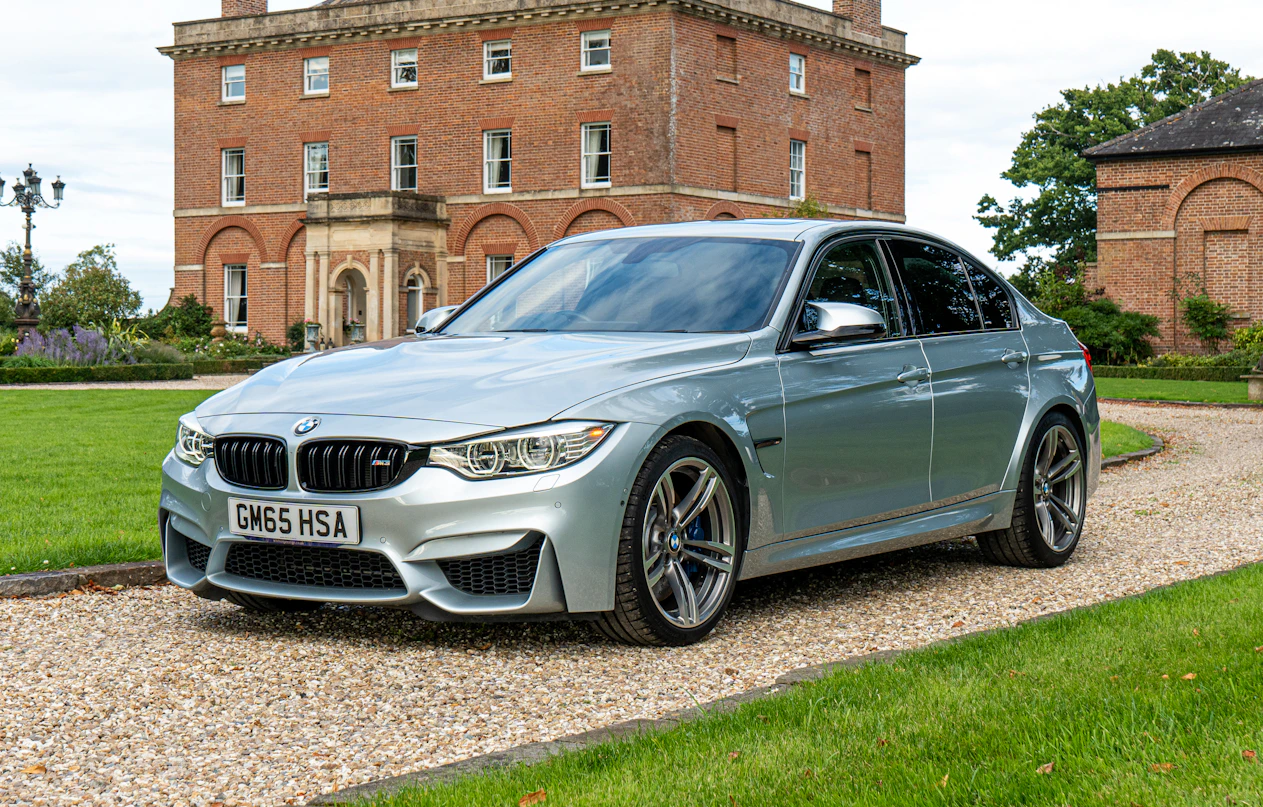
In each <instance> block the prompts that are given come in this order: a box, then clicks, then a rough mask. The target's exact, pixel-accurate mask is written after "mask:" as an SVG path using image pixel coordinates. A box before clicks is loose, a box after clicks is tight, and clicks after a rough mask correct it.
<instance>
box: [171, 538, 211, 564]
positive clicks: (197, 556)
mask: <svg viewBox="0 0 1263 807" xmlns="http://www.w3.org/2000/svg"><path fill="white" fill-rule="evenodd" d="M177 534H178V533H177ZM182 537H183V538H184V554H185V555H186V556H187V557H188V559H189V565H190V566H192V567H193V568H194V569H197V570H198V571H199V572H204V571H206V564H207V563H208V562H210V554H211V548H210V547H209V546H207V545H206V544H203V543H200V542H198V541H194V540H193V539H192V538H190V537H188V536H187V535H185V536H182Z"/></svg>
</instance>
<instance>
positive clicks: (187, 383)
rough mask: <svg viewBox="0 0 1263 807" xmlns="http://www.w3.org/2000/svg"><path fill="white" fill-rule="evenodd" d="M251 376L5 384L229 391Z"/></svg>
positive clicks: (16, 385) (12, 386)
mask: <svg viewBox="0 0 1263 807" xmlns="http://www.w3.org/2000/svg"><path fill="white" fill-rule="evenodd" d="M249 377H250V376H249V375H195V376H193V377H192V378H181V379H177V380H175V381H76V382H74V383H73V384H5V385H4V386H2V387H0V390H7V389H78V390H83V389H204V390H220V389H228V388H229V387H231V386H233V385H234V384H239V383H241V382H242V381H245V380H246V379H247V378H249Z"/></svg>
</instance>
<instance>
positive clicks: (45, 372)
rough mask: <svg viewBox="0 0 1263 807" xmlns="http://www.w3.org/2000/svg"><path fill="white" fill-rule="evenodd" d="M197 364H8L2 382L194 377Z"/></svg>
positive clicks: (1, 372)
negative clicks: (34, 365)
mask: <svg viewBox="0 0 1263 807" xmlns="http://www.w3.org/2000/svg"><path fill="white" fill-rule="evenodd" d="M192 377H193V365H192V364H189V363H187V362H186V363H182V364H116V365H105V366H96V367H5V366H3V365H0V384H65V383H71V382H76V381H175V380H179V379H185V378H192Z"/></svg>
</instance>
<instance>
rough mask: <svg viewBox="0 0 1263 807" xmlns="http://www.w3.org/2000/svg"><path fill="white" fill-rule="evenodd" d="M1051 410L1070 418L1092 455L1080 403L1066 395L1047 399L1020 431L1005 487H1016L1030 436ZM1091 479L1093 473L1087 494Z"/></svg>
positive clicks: (1024, 465) (1090, 441)
mask: <svg viewBox="0 0 1263 807" xmlns="http://www.w3.org/2000/svg"><path fill="white" fill-rule="evenodd" d="M1053 412H1058V413H1060V414H1063V415H1065V416H1066V418H1068V419H1069V420H1070V423H1071V425H1072V426H1074V430H1075V433H1076V434H1078V436H1079V440H1080V442H1081V443H1082V444H1083V446H1084V448H1086V449H1087V453H1088V455H1089V457H1090V456H1091V455H1092V453H1093V443H1092V439H1091V437H1090V435H1089V434H1088V427H1087V423H1086V422H1085V419H1084V411H1083V409H1082V407H1081V405H1080V404H1079V403H1078V402H1077V401H1075V400H1074V399H1072V398H1068V397H1067V398H1060V397H1059V398H1055V399H1053V400H1050V401H1047V402H1046V403H1045V404H1044V406H1043V407H1042V408H1041V409H1040V410H1039V411H1038V412H1037V414H1036V415H1035V416H1034V417H1032V418H1031V420H1030V425H1029V426H1028V427H1027V428H1026V429H1025V430H1024V431H1023V432H1022V442H1021V450H1020V451H1019V452H1017V457H1016V463H1015V464H1014V466H1013V467H1012V468H1010V469H1009V475H1008V478H1007V479H1006V484H1005V488H1016V487H1017V480H1018V479H1019V478H1020V477H1021V475H1022V469H1023V468H1025V467H1026V459H1027V457H1028V456H1030V452H1031V446H1032V442H1033V440H1032V439H1031V438H1032V437H1033V436H1034V434H1035V429H1037V428H1038V427H1039V424H1040V423H1043V422H1044V418H1046V417H1048V415H1050V414H1051V413H1053ZM1092 479H1093V474H1091V473H1089V475H1088V480H1089V483H1090V484H1089V495H1090V492H1091V490H1092V488H1093V485H1092V484H1091V481H1092Z"/></svg>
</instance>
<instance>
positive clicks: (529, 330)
mask: <svg viewBox="0 0 1263 807" xmlns="http://www.w3.org/2000/svg"><path fill="white" fill-rule="evenodd" d="M492 333H548V329H547V328H500V329H499V330H495V331H492Z"/></svg>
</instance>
